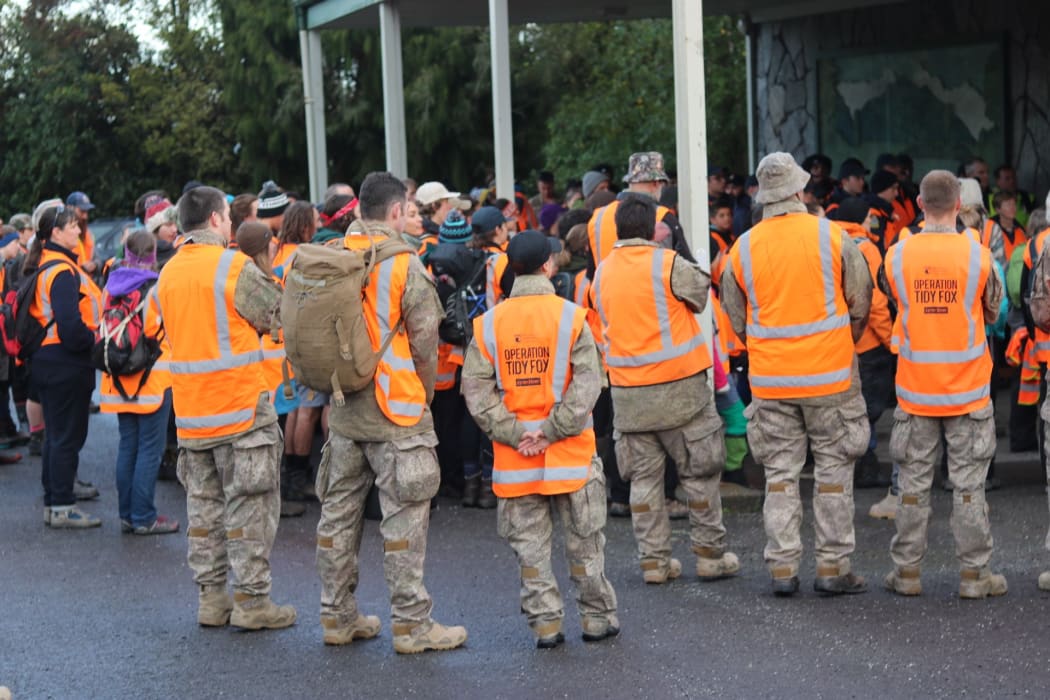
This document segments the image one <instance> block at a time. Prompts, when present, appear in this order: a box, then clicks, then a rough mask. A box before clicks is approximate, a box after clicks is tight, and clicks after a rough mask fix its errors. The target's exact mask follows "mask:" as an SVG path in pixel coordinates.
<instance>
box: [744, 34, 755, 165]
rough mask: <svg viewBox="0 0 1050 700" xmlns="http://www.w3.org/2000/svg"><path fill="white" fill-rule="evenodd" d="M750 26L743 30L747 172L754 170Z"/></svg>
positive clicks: (752, 71)
mask: <svg viewBox="0 0 1050 700" xmlns="http://www.w3.org/2000/svg"><path fill="white" fill-rule="evenodd" d="M752 49H753V46H752V41H751V28H750V27H747V28H746V29H745V30H744V65H745V66H746V70H747V172H748V173H754V172H755V86H754V83H753V82H752V81H753V80H754V72H755V56H754V54H752V53H751V52H752Z"/></svg>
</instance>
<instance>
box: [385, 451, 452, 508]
mask: <svg viewBox="0 0 1050 700" xmlns="http://www.w3.org/2000/svg"><path fill="white" fill-rule="evenodd" d="M393 458H394V478H395V480H396V482H397V497H398V499H399V500H400V501H401V502H402V503H418V502H419V501H427V500H430V499H431V498H433V497H434V496H435V495H437V492H438V486H439V485H440V483H441V469H440V468H439V467H438V461H437V452H435V451H434V448H433V447H413V448H411V449H397V448H396V447H395V448H394V449H393Z"/></svg>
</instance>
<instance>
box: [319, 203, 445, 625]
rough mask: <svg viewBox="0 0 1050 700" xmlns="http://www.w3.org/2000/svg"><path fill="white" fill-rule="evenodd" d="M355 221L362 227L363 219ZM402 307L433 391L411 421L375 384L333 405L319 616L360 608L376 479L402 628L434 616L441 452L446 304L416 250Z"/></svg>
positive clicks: (417, 361) (387, 571) (323, 491)
mask: <svg viewBox="0 0 1050 700" xmlns="http://www.w3.org/2000/svg"><path fill="white" fill-rule="evenodd" d="M356 225H357V226H358V228H360V224H356ZM353 230H354V228H351V231H353ZM369 230H370V231H371V232H372V233H373V234H377V233H385V234H386V235H388V236H390V237H392V238H396V237H397V234H396V233H394V232H393V231H390V230H388V229H386V228H385V227H383V226H381V225H379V224H376V223H369ZM366 313H368V310H367V309H366ZM401 314H402V318H403V319H404V332H405V333H407V334H408V337H409V340H410V345H411V348H412V361H413V363H414V365H415V370H416V373H417V374H418V375H419V377H420V379H421V380H422V381H423V386H424V388H425V389H426V398H427V407H426V408H425V409H424V412H423V417H422V418H421V419H420V421H419V422H418V423H416V424H415V425H412V426H399V425H395V424H394V423H392V422H391V421H390V419H388V418H387V417H386V415H385V414H384V413H383V411H382V410H381V409H380V408H379V404H378V402H377V401H376V398H375V391H374V390H373V388H372V387H368V388H366V389H364V390H362V391H358V392H355V393H353V394H347V396H346V403H345V404H344V405H343V406H337V405H333V406H332V407H331V413H330V417H329V430H330V433H329V438H328V443H327V444H326V445H325V447H324V452H323V454H322V458H321V465H320V467H319V468H318V472H317V482H316V488H317V497H318V499H320V501H321V520H320V522H318V524H317V571H318V573H319V574H320V577H321V614H322V615H324V616H326V617H334V618H337V619H339V620H342V621H344V622H350V621H352V620H353V619H354V618H355V617H356V615H357V601H356V600H355V598H354V591H355V590H356V588H357V580H358V564H357V560H358V550H359V549H360V547H361V528H362V519H363V517H364V502H365V498H366V497H367V495H368V490H369V488H371V486H372V483H373V481H374V482H375V485H376V488H377V489H378V490H379V504H380V507H381V508H382V511H383V521H382V523H381V524H380V526H379V529H380V532H381V533H382V534H383V549H384V556H383V572H384V575H385V576H386V581H387V585H388V586H389V588H390V608H391V616H392V618H393V621H394V624H395V635H396V634H397V632H396V629H397V625H399V624H415V623H420V622H426V621H428V620H429V619H430V611H431V608H432V603H431V599H430V594H429V593H427V590H426V588H425V587H424V585H423V562H424V559H425V556H426V540H427V528H428V526H429V523H430V499H431V498H432V497H433V496H434V495H435V494H436V493H437V489H438V485H439V481H440V473H441V472H440V468H439V467H438V462H437V454H436V453H435V451H434V447H435V446H436V445H437V437H436V436H435V434H434V420H433V417H432V416H431V413H430V407H429V404H430V401H431V399H432V398H433V396H434V378H435V374H436V367H437V342H438V333H437V328H438V322H439V321H440V320H441V315H442V310H441V307H440V304H439V303H438V298H437V292H436V291H435V289H434V284H433V282H432V281H431V280H430V277H429V276H428V275H427V273H426V270H425V269H424V268H423V265H422V263H421V262H420V261H419V259H418V258H416V257H413V258H412V259H411V261H410V264H409V274H408V279H407V281H406V283H405V291H404V295H403V296H402V298H401Z"/></svg>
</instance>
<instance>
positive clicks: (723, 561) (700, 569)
mask: <svg viewBox="0 0 1050 700" xmlns="http://www.w3.org/2000/svg"><path fill="white" fill-rule="evenodd" d="M693 553H694V554H696V575H697V577H699V579H700V580H701V581H717V580H718V579H720V578H727V577H729V576H735V575H736V574H737V573H739V572H740V559H739V558H738V557H737V555H735V554H733V553H732V552H719V551H718V550H717V549H712V548H711V547H693Z"/></svg>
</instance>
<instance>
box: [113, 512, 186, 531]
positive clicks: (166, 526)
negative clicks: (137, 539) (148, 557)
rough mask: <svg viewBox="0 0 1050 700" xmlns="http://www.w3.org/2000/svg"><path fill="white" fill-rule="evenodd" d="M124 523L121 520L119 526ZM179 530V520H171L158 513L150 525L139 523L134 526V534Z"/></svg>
mask: <svg viewBox="0 0 1050 700" xmlns="http://www.w3.org/2000/svg"><path fill="white" fill-rule="evenodd" d="M123 526H124V523H123V522H121V528H123ZM178 531H179V521H178V520H172V519H170V518H168V517H166V516H163V515H158V516H157V519H156V520H154V521H153V524H152V525H139V526H138V527H136V528H135V534H136V535H170V534H171V533H173V532H178Z"/></svg>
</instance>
